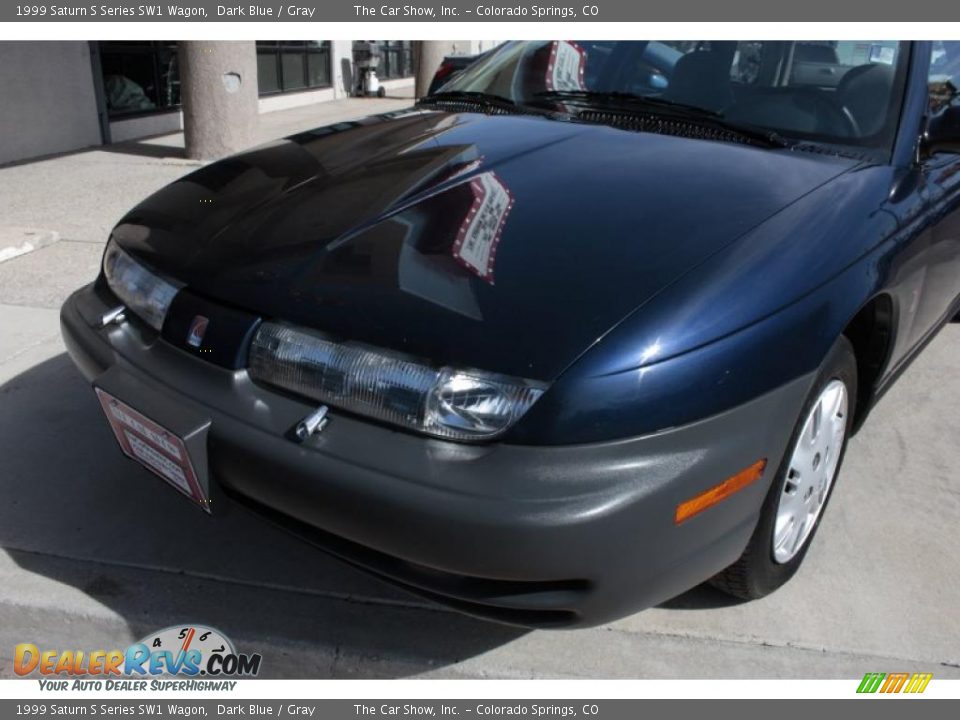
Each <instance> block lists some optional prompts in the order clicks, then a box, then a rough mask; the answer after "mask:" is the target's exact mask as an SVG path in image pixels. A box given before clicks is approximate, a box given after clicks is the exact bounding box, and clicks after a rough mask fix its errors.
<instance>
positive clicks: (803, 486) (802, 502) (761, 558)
mask: <svg viewBox="0 0 960 720" xmlns="http://www.w3.org/2000/svg"><path fill="white" fill-rule="evenodd" d="M856 397H857V361H856V356H855V355H854V352H853V346H852V345H851V344H850V341H849V340H847V338H845V337H841V338H840V339H839V340H837V342H836V343H835V344H834V346H833V347H832V348H831V349H830V352H829V353H828V354H827V358H826V360H825V361H824V363H823V366H822V367H821V370H820V372H819V373H818V375H817V379H816V381H815V382H814V384H813V388H812V389H811V391H810V394H809V395H808V396H807V399H806V401H805V402H804V404H803V409H802V410H801V412H800V417H799V419H798V421H797V424H796V426H795V427H794V430H793V434H792V436H791V438H790V443H789V445H788V446H787V452H786V453H785V454H784V458H783V462H782V463H781V465H780V467H779V469H778V471H777V475H776V477H775V478H774V479H773V483H772V484H771V486H770V491H769V492H768V493H767V497H766V499H765V500H764V503H763V508H762V510H761V513H760V520H759V522H758V523H757V527H756V529H755V530H754V532H753V536H752V537H751V538H750V542H749V543H748V544H747V548H746V550H744V551H743V555H741V556H740V559H739V560H737V561H736V562H735V563H734V564H733V565H731V566H730V567H728V568H727V569H726V570H723V571H722V572H720V573H719V574H718V575H716V576H715V577H713V578H711V580H710V583H711V584H712V585H714V586H715V587H717V588H719V589H720V590H723V591H724V592H726V593H728V594H730V595H734V596H735V597H739V598H743V599H744V600H751V599H755V598H760V597H763V596H764V595H768V594H770V593H771V592H773V591H774V590H776V589H777V588H778V587H780V586H781V585H783V584H784V583H785V582H787V580H789V579H790V578H791V577H793V574H794V573H795V572H796V571H797V568H799V567H800V563H801V562H803V557H804V555H806V553H807V550H808V548H809V547H810V542H811V541H812V540H813V536H814V534H815V533H816V531H817V527H818V526H819V525H820V519H821V518H822V517H823V511H824V508H826V506H827V501H828V500H829V499H830V493H831V491H832V490H833V486H834V481H835V479H836V477H837V473H838V472H839V469H840V464H841V463H842V462H843V456H844V453H845V451H846V447H847V438H848V436H849V434H850V428H851V426H852V424H853V423H852V421H853V407H854V405H855V402H856Z"/></svg>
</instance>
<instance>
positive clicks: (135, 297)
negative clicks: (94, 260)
mask: <svg viewBox="0 0 960 720" xmlns="http://www.w3.org/2000/svg"><path fill="white" fill-rule="evenodd" d="M103 274H104V276H105V277H106V278H107V284H108V285H109V286H110V289H111V290H113V294H114V295H116V296H117V297H118V298H120V299H121V300H122V301H123V304H124V305H126V306H127V308H128V309H129V310H130V311H131V312H134V313H136V314H137V315H138V316H139V317H140V318H141V319H142V320H144V321H145V322H146V323H147V324H148V325H150V327H152V328H154V329H155V330H160V329H161V328H162V327H163V319H164V318H165V317H166V316H167V310H169V309H170V303H171V302H173V297H174V295H176V294H177V291H178V290H179V289H180V287H181V286H180V285H175V284H174V283H172V282H170V281H168V280H164V279H163V278H162V277H160V276H159V275H155V274H153V273H152V272H150V271H149V270H147V269H146V268H145V267H144V266H143V265H141V264H140V263H138V262H137V261H136V260H134V259H133V258H132V257H130V256H129V255H128V254H127V253H125V252H124V251H123V250H121V249H120V246H119V245H117V244H116V243H115V242H113V241H112V240H111V241H110V242H109V243H108V244H107V251H106V252H105V253H104V255H103Z"/></svg>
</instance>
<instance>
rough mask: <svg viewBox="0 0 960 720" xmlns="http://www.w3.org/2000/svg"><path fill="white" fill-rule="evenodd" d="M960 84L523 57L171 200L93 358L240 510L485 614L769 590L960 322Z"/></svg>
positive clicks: (886, 74) (136, 439) (107, 277)
mask: <svg viewBox="0 0 960 720" xmlns="http://www.w3.org/2000/svg"><path fill="white" fill-rule="evenodd" d="M958 86H960V43H930V42H914V43H906V42H904V43H899V42H767V41H764V42H716V41H713V42H593V41H582V42H581V41H577V42H574V41H569V42H568V41H563V42H561V41H557V42H517V43H508V44H505V45H503V46H501V47H500V48H499V49H498V50H497V51H496V52H494V53H491V54H489V55H487V56H485V57H483V58H481V59H480V60H479V61H478V62H476V63H474V64H472V65H471V66H470V67H468V68H467V69H465V70H464V71H463V72H462V73H460V74H459V75H457V76H456V77H455V78H453V79H452V80H450V81H449V82H447V83H446V84H445V85H443V86H441V87H440V88H439V89H438V90H437V91H436V92H435V93H433V94H432V95H429V96H427V97H425V98H423V99H421V100H420V101H419V102H417V103H416V106H415V107H413V108H411V109H409V110H406V111H403V112H396V113H391V114H387V115H379V116H376V117H369V118H366V119H363V120H358V121H356V122H350V123H341V124H338V125H335V126H332V127H323V128H319V129H316V130H311V131H308V132H303V133H300V134H298V135H294V136H292V137H289V138H286V139H284V140H280V141H277V142H273V143H270V144H268V145H264V146H262V147H258V148H255V149H252V150H250V151H247V152H244V153H241V154H239V155H235V156H233V157H230V158H227V159H225V160H222V161H220V162H216V163H213V164H210V165H208V166H206V167H203V168H201V169H199V170H197V171H196V172H193V173H191V174H189V175H187V176H185V177H184V178H182V179H180V180H178V181H177V182H175V183H173V184H172V185H169V186H168V187H166V188H164V189H162V190H160V191H159V192H157V193H156V194H154V195H152V196H151V197H149V198H147V199H146V200H145V201H144V202H142V203H141V204H140V205H138V206H137V207H135V208H134V209H133V210H131V211H130V212H129V213H128V214H127V215H126V216H125V217H124V218H123V219H121V220H120V222H119V224H118V225H117V226H116V228H114V230H113V232H112V234H111V237H110V239H109V243H108V245H107V248H106V252H105V254H104V258H103V268H102V272H101V274H100V276H99V278H98V279H97V280H96V282H94V283H93V284H91V285H89V286H88V287H85V288H83V289H81V290H79V291H77V292H76V293H75V294H74V295H73V296H72V297H71V298H70V299H69V300H68V301H67V303H66V304H65V305H64V307H63V310H62V328H63V334H64V337H65V340H66V343H67V346H68V348H69V350H70V353H71V355H72V356H73V359H74V360H75V362H76V363H77V365H78V366H79V367H80V369H81V370H82V372H83V374H84V375H85V376H86V377H87V378H88V379H89V380H90V381H92V383H93V386H94V388H95V390H96V394H97V397H98V398H99V401H100V403H101V404H102V406H103V410H104V412H105V413H106V416H107V419H108V420H109V422H110V425H111V426H112V428H113V430H114V433H115V435H116V438H117V440H118V441H119V443H120V445H121V447H122V449H123V451H124V452H125V453H126V454H127V455H129V456H130V457H131V458H133V459H135V460H137V461H139V462H140V463H141V464H143V465H144V466H146V467H147V468H149V469H150V470H152V471H153V472H155V473H156V474H157V475H159V476H161V477H162V478H164V479H165V480H166V481H167V482H169V483H170V484H171V485H173V486H174V487H176V488H177V489H178V490H180V491H181V492H182V493H183V494H184V495H185V496H187V497H188V498H191V499H192V500H193V501H195V502H196V503H197V504H198V505H199V506H200V507H202V508H204V509H205V510H206V511H207V512H213V513H216V512H217V509H218V507H222V506H223V505H224V503H225V502H229V503H233V502H234V501H237V502H240V503H242V504H245V505H246V506H248V507H250V508H252V509H254V510H255V511H257V512H259V513H260V514H262V515H263V516H265V517H267V518H269V519H271V520H273V521H275V522H278V523H281V524H282V525H284V526H286V527H287V528H289V529H290V530H292V531H294V532H296V533H298V534H299V535H301V536H302V537H305V538H306V539H308V540H309V541H311V542H312V543H315V544H316V545H318V546H319V547H321V548H323V549H325V550H327V551H329V552H331V553H333V554H335V555H337V556H339V557H341V558H343V559H345V560H347V561H348V562H350V563H353V564H355V565H357V566H360V567H362V568H365V569H367V570H369V571H371V572H373V573H375V574H377V575H379V576H381V577H384V578H387V579H389V580H391V581H393V582H396V583H399V584H401V585H403V586H405V587H407V588H409V589H412V590H413V591H415V592H418V593H421V594H423V595H425V596H427V597H429V598H433V599H435V600H438V601H440V602H443V603H447V604H449V605H450V606H453V607H455V608H459V609H461V610H463V611H465V612H468V613H471V614H474V615H477V616H481V617H486V618H492V619H495V620H499V621H503V622H508V623H516V624H520V625H529V626H562V625H566V626H572V625H589V624H594V623H598V622H602V621H605V620H608V619H611V618H615V617H619V616H623V615H625V614H627V613H630V612H633V611H635V610H638V609H641V608H644V607H649V606H651V605H653V604H656V603H658V602H661V601H663V600H665V599H667V598H670V597H672V596H675V595H677V594H679V593H681V592H683V591H685V590H687V589H688V588H691V587H693V586H694V585H696V584H698V583H700V582H702V581H705V580H708V579H709V580H710V581H711V582H712V583H714V584H715V585H716V586H718V587H720V588H721V589H723V590H725V591H727V592H729V593H731V594H733V595H735V596H738V597H741V598H756V597H760V596H763V595H765V594H767V593H770V592H771V591H773V590H774V589H776V588H777V587H778V586H780V585H782V584H783V583H784V582H786V581H787V580H788V579H789V578H790V577H791V576H792V575H793V574H794V573H795V572H796V570H797V567H798V566H799V564H800V562H801V561H802V559H803V557H804V554H805V553H806V551H807V549H808V547H809V546H810V543H811V540H812V538H813V536H814V534H815V532H816V529H817V525H818V523H819V521H820V519H821V517H822V514H823V510H824V507H825V506H826V504H827V501H828V499H829V497H830V492H831V489H832V488H833V486H834V484H835V482H836V478H837V473H838V469H839V467H840V465H841V463H842V461H843V454H844V448H845V446H846V442H847V438H848V437H849V435H850V434H851V432H852V431H853V430H854V429H856V428H857V427H859V425H860V424H861V423H862V422H863V420H864V417H865V416H866V414H867V413H868V412H869V410H870V408H871V406H872V405H873V403H874V402H875V401H876V399H877V398H878V397H879V396H880V395H881V394H882V393H883V392H884V390H886V389H887V388H888V387H889V386H890V384H891V383H892V382H893V381H894V379H895V378H896V377H897V376H898V374H899V373H900V371H901V370H903V369H904V367H906V365H907V364H908V363H909V362H910V360H911V359H912V358H913V357H914V356H916V354H917V353H918V351H919V350H920V349H921V348H922V347H923V346H924V344H925V343H926V342H927V341H928V340H929V339H930V338H931V337H932V336H933V335H934V334H935V333H936V332H937V330H938V329H939V328H940V327H942V326H943V325H944V324H945V323H946V322H948V321H949V320H950V319H951V318H952V317H953V316H954V315H955V314H956V313H957V311H958V305H960V303H958V299H960V104H958V103H957V97H958ZM227 498H230V500H227ZM218 504H219V505H218Z"/></svg>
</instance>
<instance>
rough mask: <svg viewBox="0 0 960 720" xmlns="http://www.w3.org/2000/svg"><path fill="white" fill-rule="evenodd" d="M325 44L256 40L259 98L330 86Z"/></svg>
mask: <svg viewBox="0 0 960 720" xmlns="http://www.w3.org/2000/svg"><path fill="white" fill-rule="evenodd" d="M330 78H331V73H330V42H329V41H327V40H257V85H258V88H259V92H260V94H261V95H271V94H273V93H282V92H291V91H294V90H306V89H308V88H309V89H313V88H325V87H330V85H331V81H330Z"/></svg>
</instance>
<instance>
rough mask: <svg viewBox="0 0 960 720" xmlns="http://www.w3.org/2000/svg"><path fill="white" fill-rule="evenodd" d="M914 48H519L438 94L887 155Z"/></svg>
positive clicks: (774, 44)
mask: <svg viewBox="0 0 960 720" xmlns="http://www.w3.org/2000/svg"><path fill="white" fill-rule="evenodd" d="M907 45H908V44H907V43H898V42H886V41H810V42H800V41H739V42H738V41H722V42H718V41H676V42H658V41H629V42H626V41H624V42H617V41H586V40H585V41H532V42H512V43H507V44H506V45H503V46H502V47H500V48H499V49H498V50H497V51H496V52H494V53H492V54H491V55H489V56H486V57H484V58H482V59H481V60H479V61H477V62H476V63H474V64H473V65H471V66H469V67H468V68H467V69H466V70H464V71H463V72H462V73H461V74H460V75H458V76H456V77H454V78H453V79H452V80H451V81H450V82H448V83H447V84H445V85H443V86H442V87H441V88H440V89H439V91H438V92H439V93H441V94H442V93H444V92H456V93H483V94H485V95H493V96H498V97H501V98H505V99H506V100H509V101H512V102H514V103H517V104H519V105H524V106H534V107H549V106H550V105H551V104H552V105H553V106H555V107H557V108H558V109H561V110H566V111H569V112H571V113H573V114H578V113H579V112H581V111H582V110H583V109H584V108H585V107H594V108H596V107H601V108H603V109H605V110H607V109H610V108H611V107H615V108H616V109H617V110H619V111H624V110H625V108H626V110H627V111H632V112H643V113H653V114H671V113H672V112H673V111H674V110H676V111H681V110H682V111H683V112H684V114H685V116H686V117H687V118H691V117H695V115H697V114H700V115H702V116H703V117H708V116H713V117H716V118H720V119H722V120H723V121H724V122H726V123H728V124H730V125H731V126H733V125H739V126H743V127H750V128H757V129H764V130H769V131H772V132H774V133H777V134H778V135H782V136H785V137H789V138H791V139H800V140H808V141H815V142H821V143H831V144H838V145H854V146H858V147H864V148H883V149H889V147H890V146H891V145H892V143H893V137H894V134H895V133H896V128H897V121H898V118H899V112H900V106H901V101H902V97H903V86H904V78H905V76H906V65H907V56H908V52H907V50H908V48H907ZM691 108H692V109H693V110H694V112H693V113H691V112H690V111H691ZM700 111H702V112H700ZM594 115H596V113H594Z"/></svg>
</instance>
